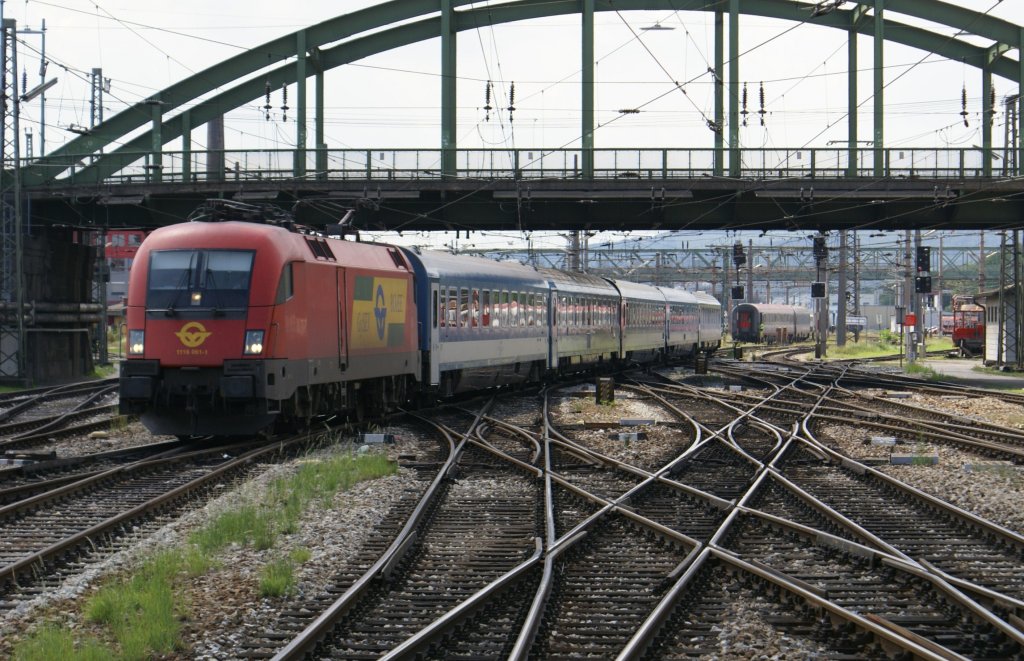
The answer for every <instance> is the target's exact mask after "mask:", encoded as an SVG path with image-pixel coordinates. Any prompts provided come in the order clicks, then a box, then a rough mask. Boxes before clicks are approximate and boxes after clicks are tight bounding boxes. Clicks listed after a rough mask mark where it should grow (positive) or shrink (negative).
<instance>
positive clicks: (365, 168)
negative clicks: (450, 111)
mask: <svg viewBox="0 0 1024 661" xmlns="http://www.w3.org/2000/svg"><path fill="white" fill-rule="evenodd" d="M715 158H716V152H715V150H714V149H647V148H642V149H596V150H595V151H594V178H595V179H600V180H613V179H614V180H645V179H650V180H664V179H682V180H685V179H698V178H706V177H713V176H715ZM740 159H741V173H740V176H741V178H745V179H755V180H782V179H843V178H848V177H850V176H851V175H852V176H855V177H868V178H870V177H873V176H874V152H873V151H872V150H870V149H864V150H861V151H859V152H858V159H857V163H856V167H854V168H851V167H850V163H849V152H848V151H847V150H846V149H837V148H831V147H829V148H796V149H741V150H740ZM883 159H884V175H883V176H886V177H891V178H898V177H906V178H910V179H913V178H920V179H963V178H973V177H981V176H983V172H984V170H983V151H982V150H981V149H980V148H977V149H976V148H962V149H961V148H948V149H947V148H907V147H902V148H889V149H885V150H883ZM76 161H77V162H76V164H75V166H73V167H71V168H68V169H66V170H65V171H64V172H62V173H61V174H60V175H59V176H58V178H57V180H56V181H54V182H52V183H51V184H50V185H51V186H52V185H58V186H74V185H78V184H83V185H89V184H96V183H97V181H96V180H97V176H98V175H97V172H98V171H99V170H98V169H99V168H102V170H103V171H109V172H114V173H113V174H110V175H106V176H103V177H102V180H101V183H104V184H109V185H117V184H139V183H157V182H162V183H168V184H174V183H179V184H185V183H200V182H218V181H237V182H239V183H247V184H251V183H259V182H263V181H265V182H268V183H269V182H274V183H281V182H284V181H295V180H306V181H318V180H319V181H343V180H358V181H406V180H430V179H442V178H443V174H442V171H441V150H439V149H326V150H320V151H317V150H314V149H308V150H305V151H304V152H300V151H297V150H292V149H247V150H225V151H223V152H207V151H190V152H182V151H166V152H162V153H161V154H160V156H159V159H155V158H154V156H153V154H152V153H149V152H139V153H114V154H107V155H103V156H101V157H100V156H94V155H90V156H85V157H82V158H80V159H76ZM1006 161H1007V159H1001V160H999V161H997V162H996V163H997V165H999V166H1001V167H994V168H993V175H995V176H999V175H1013V174H1016V173H1015V172H1009V171H1008V170H1007V168H1006V166H1005V165H1003V164H1005V163H1006ZM582 162H583V158H582V151H581V150H579V149H553V150H550V149H549V150H541V149H529V148H522V149H460V150H456V154H455V163H456V178H459V179H470V180H477V179H479V180H489V181H490V180H527V181H529V180H534V181H536V180H542V179H552V180H566V179H580V178H582V167H583V165H582ZM24 163H25V164H26V165H30V164H32V163H33V161H28V160H26V161H24Z"/></svg>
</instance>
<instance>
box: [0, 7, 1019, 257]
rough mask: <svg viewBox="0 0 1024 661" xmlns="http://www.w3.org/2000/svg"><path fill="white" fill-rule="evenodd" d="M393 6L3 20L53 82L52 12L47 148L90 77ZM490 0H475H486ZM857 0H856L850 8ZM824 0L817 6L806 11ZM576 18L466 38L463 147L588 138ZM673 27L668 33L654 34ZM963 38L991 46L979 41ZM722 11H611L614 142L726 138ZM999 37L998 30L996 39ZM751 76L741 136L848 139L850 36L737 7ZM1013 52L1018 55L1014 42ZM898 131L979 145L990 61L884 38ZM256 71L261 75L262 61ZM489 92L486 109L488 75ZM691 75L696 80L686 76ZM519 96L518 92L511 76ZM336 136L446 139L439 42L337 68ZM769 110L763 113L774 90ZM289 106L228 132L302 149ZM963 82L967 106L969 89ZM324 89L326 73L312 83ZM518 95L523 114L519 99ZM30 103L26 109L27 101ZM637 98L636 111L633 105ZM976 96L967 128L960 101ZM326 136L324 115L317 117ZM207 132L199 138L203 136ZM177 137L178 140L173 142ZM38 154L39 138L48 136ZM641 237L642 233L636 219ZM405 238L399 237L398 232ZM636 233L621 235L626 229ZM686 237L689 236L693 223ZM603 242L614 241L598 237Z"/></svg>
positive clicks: (600, 83)
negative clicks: (713, 123)
mask: <svg viewBox="0 0 1024 661" xmlns="http://www.w3.org/2000/svg"><path fill="white" fill-rule="evenodd" d="M374 4H379V3H377V2H371V1H367V0H345V1H344V2H337V0H333V1H330V0H302V1H301V2H291V3H282V2H267V1H265V0H246V1H244V2H243V1H241V0H217V1H216V2H210V1H209V0H202V1H200V0H177V1H176V2H173V3H169V2H153V1H152V0H134V1H129V0H95V1H85V0H53V1H37V0H23V1H18V2H15V1H11V0H7V1H6V2H2V6H3V14H4V17H5V18H13V19H15V20H16V21H17V24H18V28H19V30H29V31H30V32H28V33H25V34H23V35H22V37H21V43H20V45H19V64H20V65H21V66H22V68H23V69H24V71H25V74H26V76H27V80H28V87H30V88H31V87H33V86H34V85H35V84H38V82H39V81H40V76H39V66H40V53H39V51H40V50H41V46H42V39H41V36H40V35H39V34H38V31H39V30H40V28H41V26H42V21H43V20H45V23H46V56H47V60H48V61H49V65H48V67H47V71H46V78H47V79H50V78H54V77H55V78H57V84H56V85H55V86H54V87H53V88H51V89H50V90H49V91H48V92H47V94H46V113H47V122H46V123H47V128H46V147H47V150H48V151H49V150H50V149H53V148H55V147H57V146H59V145H61V144H64V143H65V142H66V141H68V140H70V139H73V138H74V137H75V134H74V133H73V132H71V131H69V130H68V128H69V127H71V126H73V125H74V126H88V125H89V123H90V105H89V101H90V88H89V83H88V74H89V72H90V71H91V70H92V69H93V68H94V67H101V68H102V69H103V76H104V78H108V79H109V91H107V92H106V94H105V97H104V104H103V105H104V110H103V111H104V115H105V116H106V117H108V118H109V117H111V116H113V115H114V114H115V113H117V112H119V111H121V110H123V109H124V108H126V107H128V106H130V105H131V104H134V103H137V102H139V101H140V100H143V99H145V98H146V97H147V96H149V95H151V94H153V93H155V92H157V91H159V90H160V89H163V88H165V87H166V86H168V85H170V84H172V83H174V82H177V81H179V80H181V79H183V78H185V77H188V76H190V75H193V74H195V73H198V72H201V71H202V70H204V69H206V68H207V67H209V66H211V65H213V64H215V63H217V62H219V61H222V60H224V59H226V58H228V57H230V56H233V55H235V54H237V53H240V52H243V51H244V50H245V49H247V48H250V47H253V46H256V45H259V44H261V43H264V42H266V41H268V40H271V39H273V38H276V37H279V36H282V35H285V34H288V33H291V32H293V31H295V30H297V29H300V28H302V27H305V26H308V25H311V24H315V23H317V22H320V21H323V20H327V19H329V18H333V17H335V16H337V15H340V14H342V13H346V12H350V11H354V10H357V9H360V8H363V7H366V6H370V5H374ZM487 4H488V3H487V2H480V3H476V6H478V7H486V6H487ZM955 4H957V5H960V6H963V7H966V8H968V9H972V10H976V11H980V12H988V13H989V14H990V15H992V16H995V17H998V18H1002V19H1004V20H1008V21H1011V22H1014V23H1017V24H1024V2H1022V1H1021V0H999V1H997V0H957V2H956V3H955ZM850 7H852V3H847V5H846V6H845V7H844V9H845V8H850ZM809 13H810V12H808V14H809ZM887 17H888V18H890V19H897V20H901V21H904V22H907V23H911V24H914V25H921V26H925V27H928V28H929V29H932V30H934V31H937V32H939V33H941V34H945V35H948V36H949V37H950V38H953V37H954V36H955V35H956V31H955V30H954V29H951V28H948V27H945V26H937V25H931V24H925V23H922V22H920V21H915V20H913V19H909V18H907V17H904V16H900V15H897V14H895V13H894V12H887ZM579 22H580V18H579V16H578V15H570V16H563V17H554V18H546V19H537V20H534V21H529V22H524V23H518V24H505V25H494V26H492V25H485V26H483V27H482V28H481V29H479V30H476V31H471V32H463V33H461V34H460V36H459V41H458V75H459V83H458V99H457V106H458V122H457V136H456V138H457V143H458V146H459V147H460V148H467V149H472V148H497V149H511V148H519V149H533V148H536V149H538V153H539V150H540V148H542V147H543V148H555V147H573V146H578V145H579V134H580V129H579V126H580V92H579V81H580V45H579ZM654 25H658V26H661V27H663V28H671V29H662V30H645V29H644V28H649V27H651V26H654ZM960 38H963V39H966V40H969V41H973V42H974V43H978V44H981V42H979V41H978V39H977V38H976V37H972V36H969V35H968V36H964V35H961V36H960ZM859 44H860V62H859V67H858V68H859V71H860V73H859V85H860V97H861V99H860V100H861V101H862V106H861V114H860V119H859V121H860V134H861V137H862V138H870V137H871V133H872V119H871V114H870V113H871V108H872V102H871V98H870V95H871V86H872V72H871V66H872V60H871V56H872V45H871V40H870V39H869V38H866V37H861V38H860V40H859ZM713 45H714V37H713V15H712V14H710V13H707V12H681V11H680V12H672V11H648V12H600V13H598V15H597V17H596V34H595V55H596V60H597V64H596V79H597V84H596V87H595V98H596V108H597V110H596V113H597V114H596V122H597V125H598V128H597V130H596V132H595V145H596V146H597V147H599V148H606V147H620V148H629V147H635V148H653V147H676V148H684V147H695V148H704V149H707V148H710V147H712V146H713V144H714V137H713V134H712V132H711V131H710V130H709V129H708V128H707V125H706V121H707V119H709V118H711V117H713V113H714V110H713V98H712V92H713V84H712V77H711V75H710V73H709V72H708V68H709V67H710V66H712V63H713V59H714V57H713V53H714V48H713ZM986 45H987V44H986ZM740 50H741V52H742V53H743V55H742V57H741V60H740V79H741V81H742V82H744V83H746V86H747V98H748V110H749V112H750V113H751V114H750V115H749V116H748V119H747V124H746V126H741V127H740V141H741V144H742V146H744V147H764V148H766V149H778V150H783V151H790V150H796V149H800V148H806V147H810V146H814V147H824V146H827V145H828V143H829V141H845V139H846V137H847V128H846V112H847V100H846V95H847V51H846V36H845V33H843V32H839V31H836V30H830V29H827V28H822V27H819V26H816V25H814V24H813V21H812V20H810V18H809V20H808V21H806V22H804V23H799V24H797V23H786V22H780V21H773V20H769V19H764V18H758V17H746V16H741V18H740ZM1010 56H1011V57H1016V53H1010ZM885 64H886V74H885V75H886V81H887V87H886V90H885V106H886V144H887V146H890V147H904V146H906V147H907V148H908V149H909V148H910V147H915V146H917V147H926V148H927V147H931V148H934V147H947V146H948V147H968V148H969V147H970V146H971V145H980V144H981V117H980V111H981V76H980V72H979V71H978V70H977V69H974V68H972V67H969V66H966V65H965V64H964V63H961V62H950V61H947V60H944V59H942V58H940V57H939V56H936V55H930V54H928V53H924V52H921V51H916V50H914V49H910V48H906V47H902V46H898V45H896V44H887V45H886V48H885ZM257 75H259V74H257ZM488 81H491V89H492V95H491V105H492V106H493V109H492V110H491V111H490V112H487V111H486V110H485V109H484V106H485V104H486V100H485V99H486V89H487V82H488ZM679 83H682V89H679ZM995 87H996V93H997V97H998V99H999V100H1000V111H999V112H998V113H997V115H996V118H995V124H994V129H993V133H994V135H995V138H996V141H997V144H1001V142H1002V135H1003V129H1004V126H1005V115H1004V113H1003V112H1002V110H1001V100H1002V99H1003V98H1004V97H1005V96H1006V95H1008V94H1014V93H1016V92H1017V89H1016V87H1017V86H1016V84H1015V83H1012V82H1010V81H1006V80H1002V79H996V82H995ZM513 88H514V90H515V93H514V99H510V95H511V94H512V90H513ZM327 89H328V92H327V103H326V110H325V115H326V134H327V142H328V145H329V146H330V147H331V148H349V149H373V150H375V151H378V153H379V151H380V150H386V149H388V148H417V147H419V148H422V149H436V147H437V145H439V143H440V111H439V108H440V89H441V88H440V52H439V41H438V40H436V39H435V40H431V41H427V42H423V43H420V44H415V45H411V46H408V47H405V48H401V49H397V50H395V51H392V52H388V53H382V54H380V55H376V56H373V57H371V58H367V59H366V60H363V61H360V62H358V63H355V64H353V65H349V66H346V67H343V68H340V69H337V70H334V71H331V72H329V73H328V75H327ZM762 89H763V96H764V110H765V113H764V122H763V125H762V123H761V121H760V119H759V117H760V113H759V112H758V111H759V110H760V109H761V101H760V98H761V94H762ZM290 92H291V96H290V97H289V99H288V101H289V103H288V105H290V106H292V111H291V113H290V114H289V115H288V116H287V118H285V116H284V113H283V112H282V111H281V109H280V106H281V105H283V99H282V94H281V92H280V90H274V91H273V92H272V94H271V105H272V106H273V109H272V111H271V118H270V120H269V121H268V120H267V119H266V118H265V114H264V110H263V108H262V107H261V106H262V105H263V104H264V102H265V101H264V99H257V100H254V101H253V102H252V103H251V104H248V105H247V106H245V107H243V108H241V109H239V110H237V111H235V112H233V113H231V115H230V116H229V117H228V119H227V128H226V136H225V137H226V143H227V147H228V148H229V149H231V148H239V149H242V148H246V149H253V148H288V147H291V146H294V144H295V118H294V106H295V92H294V87H293V88H292V89H291V90H290ZM965 92H966V108H964V106H963V99H962V95H963V94H964V93H965ZM310 95H311V98H312V85H310ZM510 105H514V107H515V110H514V112H512V113H510V112H509V111H508V106H510ZM24 106H29V107H24ZM24 106H23V107H24V110H23V115H22V128H23V129H24V130H29V131H32V132H33V133H34V134H35V136H36V137H35V140H36V141H37V145H38V139H39V138H38V133H39V126H38V111H37V110H36V109H34V108H33V107H31V106H32V103H30V104H24ZM623 109H638V110H640V112H637V113H622V112H620V111H621V110H623ZM964 109H966V111H967V113H968V115H967V117H966V120H967V126H965V125H964V119H965V118H964V117H963V116H961V114H960V113H961V111H962V110H964ZM310 136H311V137H310V140H312V126H310ZM205 140H206V134H205V131H204V130H202V129H197V130H196V131H195V132H194V134H193V141H194V148H195V149H203V147H204V144H205ZM179 148H180V146H175V145H168V149H179ZM37 153H38V146H37ZM634 234H636V235H637V236H640V235H641V233H634ZM392 238H394V237H392ZM532 238H533V240H534V242H535V245H538V247H562V246H564V244H565V240H564V238H563V237H562V236H560V235H557V234H544V235H541V234H538V235H536V236H534V237H532ZM615 238H621V235H620V236H619V237H615ZM682 239H683V240H686V237H685V236H683V237H682ZM419 240H422V241H424V242H432V243H434V244H437V243H444V244H450V243H452V242H453V241H455V238H454V236H446V237H437V236H431V237H429V238H428V237H418V238H417V237H409V236H406V237H403V238H402V241H403V242H410V241H419ZM594 240H595V241H599V242H600V241H605V240H608V237H607V236H599V237H596V238H595V239H594ZM458 241H459V242H460V246H461V247H462V248H464V249H465V248H467V247H468V248H477V249H484V248H487V247H491V246H498V245H504V244H507V242H508V237H507V236H506V235H481V234H475V235H473V236H471V237H470V238H468V239H465V238H462V237H460V239H459V240H458Z"/></svg>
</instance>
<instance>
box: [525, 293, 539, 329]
mask: <svg viewBox="0 0 1024 661" xmlns="http://www.w3.org/2000/svg"><path fill="white" fill-rule="evenodd" d="M536 305H537V297H536V296H535V295H533V294H529V295H528V296H527V297H526V325H527V326H533V325H534V321H535V316H536V310H535V306H536Z"/></svg>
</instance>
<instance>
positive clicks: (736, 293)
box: [732, 286, 743, 301]
mask: <svg viewBox="0 0 1024 661" xmlns="http://www.w3.org/2000/svg"><path fill="white" fill-rule="evenodd" d="M742 298H743V287H742V286H738V287H733V288H732V300H734V301H738V300H740V299H742Z"/></svg>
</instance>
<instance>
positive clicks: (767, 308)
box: [733, 303, 811, 314]
mask: <svg viewBox="0 0 1024 661" xmlns="http://www.w3.org/2000/svg"><path fill="white" fill-rule="evenodd" d="M751 308H753V309H755V310H757V311H758V312H780V313H786V312H798V313H801V314H804V313H806V314H810V312H811V311H810V310H808V309H807V308H805V307H804V306H802V305H779V304H777V303H737V304H736V305H735V306H733V310H734V311H736V310H741V309H748V310H749V309H751Z"/></svg>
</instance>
